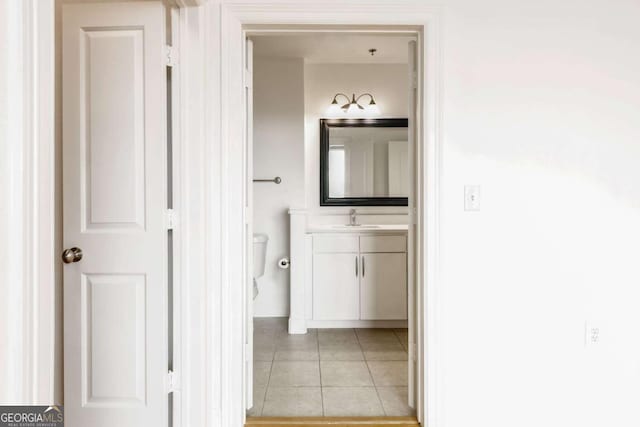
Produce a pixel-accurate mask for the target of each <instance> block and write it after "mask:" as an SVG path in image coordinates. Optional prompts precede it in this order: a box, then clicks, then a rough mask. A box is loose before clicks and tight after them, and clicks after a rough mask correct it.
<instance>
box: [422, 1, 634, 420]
mask: <svg viewBox="0 0 640 427" xmlns="http://www.w3.org/2000/svg"><path fill="white" fill-rule="evenodd" d="M638 19H640V2H638V1H624V0H618V1H612V2H601V1H591V0H587V1H581V2H576V1H570V0H564V1H541V2H540V1H538V2H529V1H500V0H494V1H486V0H485V1H481V2H478V1H471V0H465V1H462V0H457V1H453V0H452V1H447V2H446V8H445V24H444V37H443V40H444V67H443V71H444V87H443V94H444V95H443V100H444V111H443V124H444V128H443V135H444V157H443V161H444V163H443V183H444V186H443V191H442V196H443V199H442V201H443V206H442V211H441V214H442V221H443V230H442V235H441V238H442V242H443V245H444V247H443V251H442V259H443V262H444V265H443V275H444V281H443V283H442V284H441V288H440V289H441V292H442V293H441V297H442V301H441V302H442V307H443V309H442V315H443V318H442V320H441V325H442V343H443V351H442V353H441V354H440V355H439V357H440V359H439V360H440V361H441V363H442V364H443V365H442V366H443V368H444V371H443V377H442V379H443V390H444V392H445V394H444V396H442V399H443V400H442V403H443V405H444V413H443V414H441V415H442V416H443V420H444V422H443V423H442V424H440V426H448V427H463V426H470V425H476V426H488V425H491V426H496V427H498V426H500V427H502V426H504V427H506V426H513V425H520V426H568V425H572V426H583V427H588V426H593V427H596V426H604V425H616V426H638V425H640V412H639V411H638V410H637V408H638V402H639V401H640V334H639V333H638V325H640V309H639V307H640V269H639V268H638V265H639V261H638V260H639V254H640V244H639V242H640V167H639V166H638V165H639V162H640V101H639V100H640V55H639V54H638V53H639V47H638V46H640V26H639V25H638ZM465 184H480V185H482V201H481V204H482V208H481V209H482V210H481V211H480V212H468V213H465V212H463V186H464V185H465ZM587 320H589V321H593V322H594V325H596V326H598V327H600V329H601V334H602V335H601V339H602V342H601V344H599V345H597V346H596V347H593V348H592V349H587V348H585V345H584V329H585V326H584V325H585V321H587ZM427 351H428V349H427Z"/></svg>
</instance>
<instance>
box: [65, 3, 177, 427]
mask: <svg viewBox="0 0 640 427" xmlns="http://www.w3.org/2000/svg"><path fill="white" fill-rule="evenodd" d="M62 28H63V44H62V48H63V52H62V54H63V72H62V75H63V88H62V90H63V175H64V176H63V194H64V196H63V197H64V204H63V209H64V238H63V240H64V247H65V248H66V249H69V250H68V251H66V256H67V259H66V262H67V264H65V266H64V404H65V415H66V425H67V426H69V427H113V426H118V427H134V426H136V427H143V426H154V427H156V426H166V425H168V396H167V388H166V385H165V379H166V377H167V368H168V365H167V360H168V355H167V353H168V350H167V348H168V347H167V340H168V325H167V317H168V315H167V313H168V309H167V307H168V297H167V293H168V292H167V286H168V285H167V282H168V280H167V277H168V273H167V271H168V269H167V262H168V261H167V258H168V255H167V254H168V249H167V230H166V227H165V221H164V218H165V212H166V207H167V178H166V175H167V173H166V170H167V168H166V162H167V160H166V157H167V155H166V153H167V138H166V126H167V125H166V120H167V119H166V102H167V99H166V89H165V88H166V69H165V61H164V57H163V49H164V43H165V9H164V6H163V5H162V3H161V2H124V3H113V4H108V3H92V4H90V3H85V4H67V5H64V6H63V20H62ZM71 248H79V249H80V250H81V251H82V256H81V259H79V258H80V253H79V252H78V251H77V250H71Z"/></svg>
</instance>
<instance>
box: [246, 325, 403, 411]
mask: <svg viewBox="0 0 640 427" xmlns="http://www.w3.org/2000/svg"><path fill="white" fill-rule="evenodd" d="M253 343H254V371H253V375H254V387H253V388H254V397H253V403H254V405H253V408H252V409H251V410H249V413H248V414H249V415H250V416H375V415H389V416H402V415H414V411H413V410H412V409H411V408H410V407H409V406H408V405H407V330H406V329H310V330H309V332H308V333H307V334H306V335H289V334H288V333H287V320H286V319H285V318H260V319H254V341H253Z"/></svg>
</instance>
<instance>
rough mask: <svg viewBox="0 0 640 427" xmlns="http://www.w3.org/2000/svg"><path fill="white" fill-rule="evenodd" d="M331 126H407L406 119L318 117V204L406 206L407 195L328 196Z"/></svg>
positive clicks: (407, 121) (407, 203)
mask: <svg viewBox="0 0 640 427" xmlns="http://www.w3.org/2000/svg"><path fill="white" fill-rule="evenodd" d="M332 127H406V128H408V127H409V120H408V119H320V206H408V205H409V198H408V197H341V198H331V197H329V130H330V128H332Z"/></svg>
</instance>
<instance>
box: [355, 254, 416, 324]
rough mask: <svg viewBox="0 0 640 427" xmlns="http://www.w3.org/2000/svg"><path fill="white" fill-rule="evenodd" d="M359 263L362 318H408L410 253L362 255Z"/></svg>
mask: <svg viewBox="0 0 640 427" xmlns="http://www.w3.org/2000/svg"><path fill="white" fill-rule="evenodd" d="M360 262H361V267H360V270H361V276H362V277H361V279H360V318H361V319H362V320H383V319H389V320H390V319H394V320H403V319H406V318H407V254H404V253H369V254H362V255H361V257H360Z"/></svg>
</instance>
